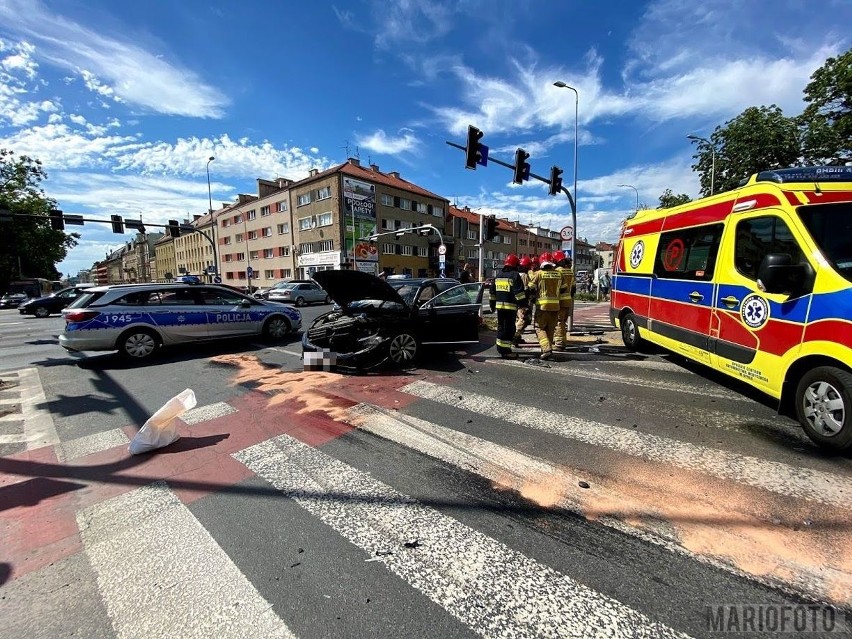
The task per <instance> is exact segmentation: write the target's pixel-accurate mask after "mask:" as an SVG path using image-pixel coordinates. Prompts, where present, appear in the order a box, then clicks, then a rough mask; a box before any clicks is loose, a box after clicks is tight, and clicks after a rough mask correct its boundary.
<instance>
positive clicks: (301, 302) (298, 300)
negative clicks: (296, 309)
mask: <svg viewBox="0 0 852 639" xmlns="http://www.w3.org/2000/svg"><path fill="white" fill-rule="evenodd" d="M304 305H305V298H304V297H302V296H301V295H300V296H299V297H297V298H296V306H304Z"/></svg>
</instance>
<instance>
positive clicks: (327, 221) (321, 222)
mask: <svg viewBox="0 0 852 639" xmlns="http://www.w3.org/2000/svg"><path fill="white" fill-rule="evenodd" d="M331 222H332V220H331V211H329V212H328V213H320V214H319V215H317V226H331Z"/></svg>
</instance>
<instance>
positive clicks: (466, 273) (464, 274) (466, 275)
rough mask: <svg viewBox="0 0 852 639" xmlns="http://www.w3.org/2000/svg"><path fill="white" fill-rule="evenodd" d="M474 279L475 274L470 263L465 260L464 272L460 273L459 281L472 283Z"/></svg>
mask: <svg viewBox="0 0 852 639" xmlns="http://www.w3.org/2000/svg"><path fill="white" fill-rule="evenodd" d="M472 281H473V276H472V275H471V274H470V264H468V263H466V262H465V265H464V268H463V269H462V272H461V273H459V282H461V283H462V284H470V282H472Z"/></svg>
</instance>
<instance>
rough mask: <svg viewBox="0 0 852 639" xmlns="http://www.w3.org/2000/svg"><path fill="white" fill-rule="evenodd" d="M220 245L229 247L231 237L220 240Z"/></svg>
mask: <svg viewBox="0 0 852 639" xmlns="http://www.w3.org/2000/svg"><path fill="white" fill-rule="evenodd" d="M222 244H224V245H225V246H230V245H231V236H230V235H229V236H227V237H224V238H222Z"/></svg>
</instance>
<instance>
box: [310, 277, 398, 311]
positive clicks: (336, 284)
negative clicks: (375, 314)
mask: <svg viewBox="0 0 852 639" xmlns="http://www.w3.org/2000/svg"><path fill="white" fill-rule="evenodd" d="M314 280H316V282H317V284H319V285H320V286H322V287H323V289H325V292H326V293H328V295H329V297H331V299H332V300H334V302H335V303H336V304H338V305H339V306H340V307H341V308H344V309H345V308H347V307H348V306H349V304H351V303H352V302H356V301H360V300H379V301H383V302H396V303H397V304H402V305H403V306H407V304H406V303H405V301H404V300H403V299H402V298H401V297H400V296H399V293H397V292H396V291H395V290H394V288H393V287H392V286H391V285H390V284H388V283H387V282H385V281H384V280H380V279H379V278H378V277H376V276H375V275H372V274H370V273H362V272H361V271H319V272H318V273H314Z"/></svg>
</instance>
